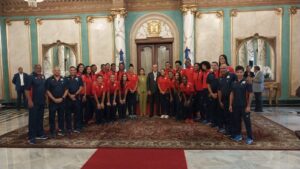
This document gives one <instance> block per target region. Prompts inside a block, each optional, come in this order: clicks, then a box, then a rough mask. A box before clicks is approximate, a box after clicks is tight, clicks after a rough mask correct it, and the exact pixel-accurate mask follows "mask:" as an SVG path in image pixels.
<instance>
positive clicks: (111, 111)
mask: <svg viewBox="0 0 300 169" xmlns="http://www.w3.org/2000/svg"><path fill="white" fill-rule="evenodd" d="M115 79H116V76H115V74H111V75H110V82H109V83H108V85H107V104H106V105H107V113H108V114H107V119H108V121H109V122H111V121H115V120H116V113H117V94H118V91H119V85H120V84H119V83H118V82H117V81H116V80H115Z"/></svg>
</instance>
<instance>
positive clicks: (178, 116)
mask: <svg viewBox="0 0 300 169" xmlns="http://www.w3.org/2000/svg"><path fill="white" fill-rule="evenodd" d="M173 98H174V109H175V111H174V113H175V117H176V120H183V119H184V117H183V112H182V103H181V101H180V98H179V96H178V94H177V93H175V94H174V97H173Z"/></svg>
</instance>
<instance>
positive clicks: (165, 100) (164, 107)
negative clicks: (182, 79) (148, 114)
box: [160, 93, 170, 115]
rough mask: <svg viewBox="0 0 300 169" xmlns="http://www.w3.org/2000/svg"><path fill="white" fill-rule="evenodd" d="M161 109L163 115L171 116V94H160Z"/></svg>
mask: <svg viewBox="0 0 300 169" xmlns="http://www.w3.org/2000/svg"><path fill="white" fill-rule="evenodd" d="M160 101H161V102H160V103H161V104H160V107H161V114H163V115H169V106H170V94H169V93H165V94H161V93H160Z"/></svg>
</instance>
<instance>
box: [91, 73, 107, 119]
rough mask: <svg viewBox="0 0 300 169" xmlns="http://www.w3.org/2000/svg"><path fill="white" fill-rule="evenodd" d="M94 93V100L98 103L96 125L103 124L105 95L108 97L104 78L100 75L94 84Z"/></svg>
mask: <svg viewBox="0 0 300 169" xmlns="http://www.w3.org/2000/svg"><path fill="white" fill-rule="evenodd" d="M92 92H93V95H94V100H95V103H96V123H97V124H103V123H104V122H105V121H104V113H105V103H104V100H105V95H106V86H105V83H104V81H103V76H102V75H98V76H97V81H96V82H95V83H94V84H93V87H92Z"/></svg>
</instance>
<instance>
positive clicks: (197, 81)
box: [193, 63, 203, 121]
mask: <svg viewBox="0 0 300 169" xmlns="http://www.w3.org/2000/svg"><path fill="white" fill-rule="evenodd" d="M202 76H203V74H202V72H201V65H200V63H195V64H194V74H193V84H194V89H195V95H194V108H195V110H194V112H193V113H194V114H193V117H194V120H195V121H200V114H201V111H203V110H202V104H201V103H202V98H203V81H202Z"/></svg>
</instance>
